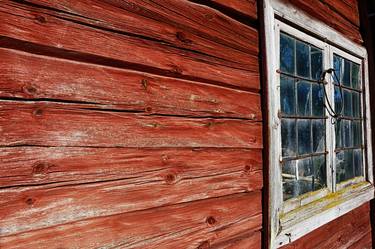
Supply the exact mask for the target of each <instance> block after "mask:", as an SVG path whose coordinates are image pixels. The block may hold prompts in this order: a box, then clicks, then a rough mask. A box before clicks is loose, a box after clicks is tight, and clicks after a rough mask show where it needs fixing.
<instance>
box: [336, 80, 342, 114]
mask: <svg viewBox="0 0 375 249" xmlns="http://www.w3.org/2000/svg"><path fill="white" fill-rule="evenodd" d="M343 103H344V92H343V91H340V88H339V87H337V86H335V111H336V112H340V111H342V108H343ZM341 114H342V113H341Z"/></svg>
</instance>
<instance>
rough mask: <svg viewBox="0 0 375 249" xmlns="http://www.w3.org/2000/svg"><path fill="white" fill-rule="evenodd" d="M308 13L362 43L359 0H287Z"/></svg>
mask: <svg viewBox="0 0 375 249" xmlns="http://www.w3.org/2000/svg"><path fill="white" fill-rule="evenodd" d="M287 1H289V2H290V3H291V4H293V5H295V6H297V7H298V8H300V9H301V10H302V11H305V12H306V13H307V14H308V15H310V16H312V17H314V18H316V19H318V20H320V21H322V22H323V23H325V24H327V25H328V26H330V27H332V28H333V29H336V30H337V31H339V32H341V33H342V34H343V35H344V36H346V37H347V38H349V39H351V40H353V41H354V42H356V43H362V42H363V40H362V36H361V33H360V30H359V12H358V3H357V0H333V1H330V0H287Z"/></svg>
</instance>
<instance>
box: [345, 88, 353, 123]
mask: <svg viewBox="0 0 375 249" xmlns="http://www.w3.org/2000/svg"><path fill="white" fill-rule="evenodd" d="M344 115H345V116H348V117H351V116H352V115H353V105H352V94H351V92H350V91H347V90H344Z"/></svg>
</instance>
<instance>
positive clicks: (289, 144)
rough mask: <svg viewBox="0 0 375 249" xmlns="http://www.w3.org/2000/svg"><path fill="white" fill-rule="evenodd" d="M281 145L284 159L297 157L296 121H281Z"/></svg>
mask: <svg viewBox="0 0 375 249" xmlns="http://www.w3.org/2000/svg"><path fill="white" fill-rule="evenodd" d="M281 141H282V142H281V143H282V154H283V157H287V156H295V155H296V151H297V145H296V144H297V143H296V121H295V120H294V119H282V120H281Z"/></svg>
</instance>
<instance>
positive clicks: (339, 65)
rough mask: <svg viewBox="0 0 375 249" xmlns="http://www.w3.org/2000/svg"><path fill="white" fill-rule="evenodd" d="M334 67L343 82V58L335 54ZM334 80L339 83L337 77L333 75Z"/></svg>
mask: <svg viewBox="0 0 375 249" xmlns="http://www.w3.org/2000/svg"><path fill="white" fill-rule="evenodd" d="M333 67H334V69H335V73H336V75H337V78H338V80H339V81H340V82H341V72H342V70H341V69H342V59H341V58H340V57H339V56H337V55H334V56H333ZM333 80H334V82H336V83H338V82H337V79H336V77H333Z"/></svg>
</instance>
